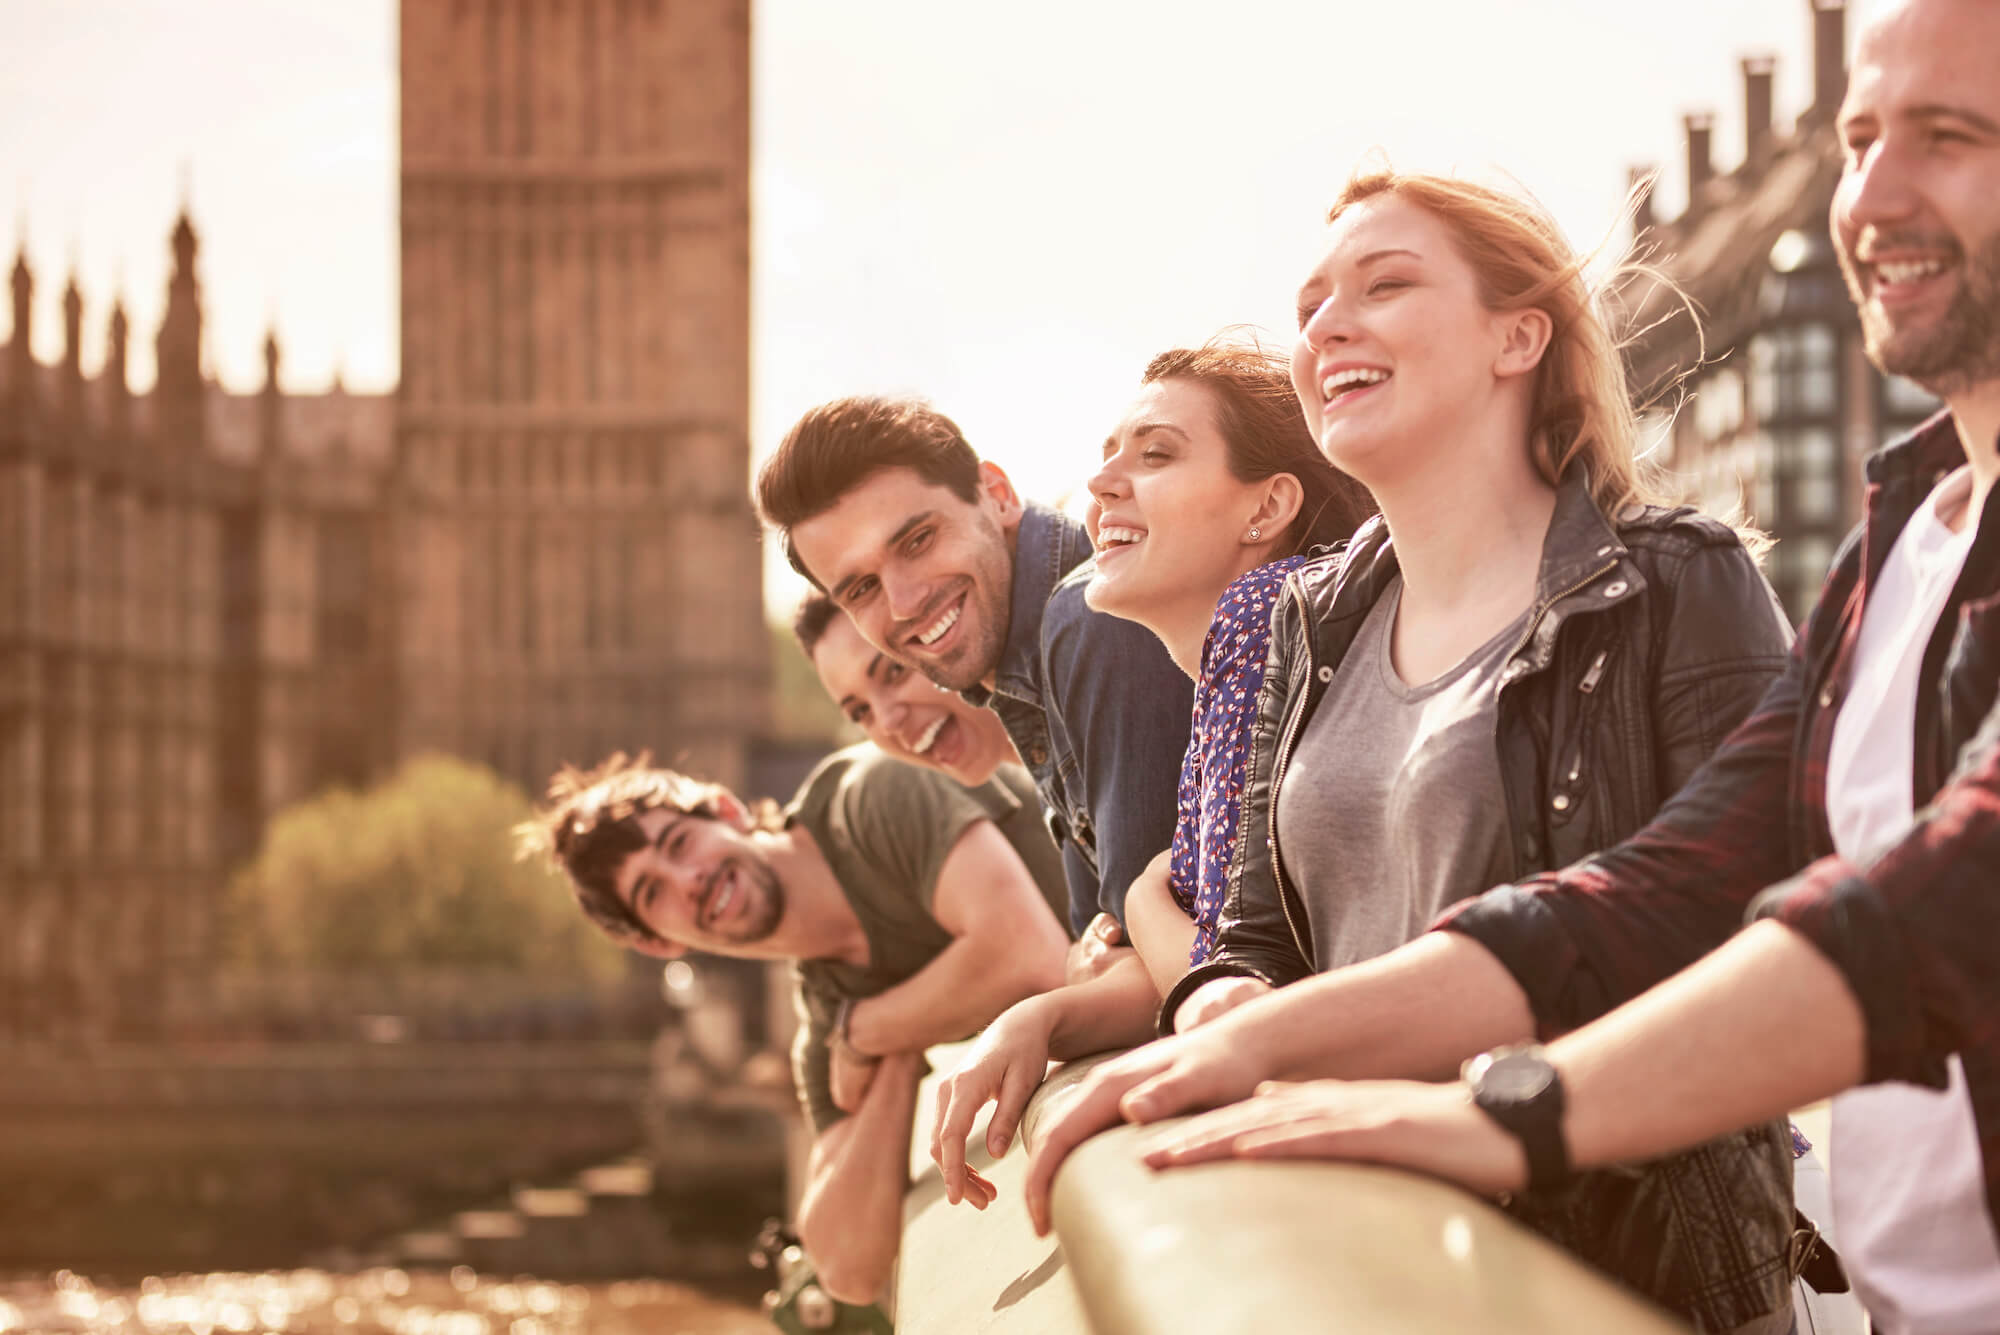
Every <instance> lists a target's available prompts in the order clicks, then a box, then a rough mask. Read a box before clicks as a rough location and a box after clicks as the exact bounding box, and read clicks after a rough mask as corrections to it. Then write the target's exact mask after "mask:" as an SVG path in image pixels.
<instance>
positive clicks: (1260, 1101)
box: [1141, 1080, 1528, 1195]
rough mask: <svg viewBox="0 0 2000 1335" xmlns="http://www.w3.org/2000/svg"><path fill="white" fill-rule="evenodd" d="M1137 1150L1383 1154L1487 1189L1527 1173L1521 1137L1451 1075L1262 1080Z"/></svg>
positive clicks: (1189, 1159) (1182, 1160)
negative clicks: (1445, 1080)
mask: <svg viewBox="0 0 2000 1335" xmlns="http://www.w3.org/2000/svg"><path fill="white" fill-rule="evenodd" d="M1141 1154H1142V1155H1143V1157H1144V1158H1145V1161H1146V1163H1147V1164H1148V1165H1149V1166H1150V1167H1153V1168H1174V1167H1178V1166H1180V1165H1182V1164H1191V1163H1204V1162H1207V1161H1208V1160H1211V1159H1226V1158H1238V1159H1347V1160H1354V1161H1358V1162H1363V1163H1381V1164H1393V1165H1396V1166H1397V1167H1401V1168H1412V1169H1415V1170H1417V1171H1418V1172H1423V1173H1429V1174H1430V1175H1431V1176H1433V1177H1441V1178H1444V1179H1446V1180H1447V1181H1451V1182H1456V1183H1458V1184H1460V1185H1461V1186H1466V1187H1470V1188H1472V1189H1473V1190H1474V1191H1479V1192H1484V1193H1486V1194H1488V1195H1492V1194H1496V1193H1499V1192H1502V1191H1518V1190H1520V1189H1521V1187H1522V1186H1523V1185H1525V1184H1526V1182H1527V1180H1528V1159H1527V1155H1526V1153H1525V1152H1524V1151H1523V1150H1522V1148H1521V1142H1520V1141H1518V1140H1516V1139H1515V1138H1514V1137H1513V1136H1511V1135H1509V1134H1508V1133H1507V1132H1506V1131H1505V1130H1504V1129H1503V1128H1502V1127H1501V1126H1500V1124H1499V1123H1498V1122H1495V1121H1494V1120H1493V1119H1492V1118H1491V1117H1489V1116H1487V1115H1486V1114H1485V1113H1483V1112H1481V1111H1480V1110H1479V1108H1478V1107H1477V1106H1475V1105H1474V1104H1473V1102H1472V1095H1471V1093H1470V1091H1468V1090H1467V1089H1466V1087H1465V1086H1464V1085H1463V1084H1459V1083H1456V1082H1454V1083H1451V1084H1445V1085H1432V1084H1422V1083H1418V1082H1416V1081H1410V1080H1369V1081H1355V1082H1348V1081H1343V1080H1310V1081H1307V1082H1305V1083H1304V1084H1288V1083H1285V1082H1282V1081H1266V1082H1265V1083H1264V1084H1262V1085H1260V1086H1258V1089H1257V1093H1256V1096H1255V1097H1254V1098H1251V1099H1248V1100H1246V1101H1244V1102H1242V1103H1236V1104H1231V1105H1230V1106H1229V1107H1226V1108H1218V1109H1217V1110H1216V1111H1214V1112H1212V1113H1208V1114H1206V1115H1205V1116H1201V1117H1197V1118H1195V1119H1193V1120H1192V1121H1188V1122H1183V1123H1180V1124H1179V1125H1177V1126H1174V1127H1171V1128H1169V1129H1167V1130H1165V1131H1163V1132H1161V1133H1160V1134H1159V1135H1158V1136H1156V1137H1153V1138H1152V1139H1151V1140H1149V1141H1148V1142H1147V1143H1146V1144H1145V1146H1144V1147H1143V1148H1142V1150H1141Z"/></svg>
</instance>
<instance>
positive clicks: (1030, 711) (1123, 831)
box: [964, 504, 1194, 932]
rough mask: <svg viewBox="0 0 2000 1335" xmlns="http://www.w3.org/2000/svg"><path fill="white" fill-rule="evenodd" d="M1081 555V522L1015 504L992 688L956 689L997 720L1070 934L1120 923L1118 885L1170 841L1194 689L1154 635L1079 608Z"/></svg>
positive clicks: (1088, 568)
mask: <svg viewBox="0 0 2000 1335" xmlns="http://www.w3.org/2000/svg"><path fill="white" fill-rule="evenodd" d="M1090 557H1091V547H1090V538H1089V536H1088V535H1087V534H1085V532H1084V530H1083V525H1081V524H1079V523H1077V522H1076V521H1075V520H1073V519H1070V518H1068V517H1067V516H1065V515H1062V514H1059V513H1057V512H1056V511H1054V510H1050V509H1047V508H1045V507H1043V506H1039V505H1032V504H1031V505H1029V506H1027V507H1026V509H1025V510H1024V511H1023V512H1022V514H1021V522H1020V526H1019V527H1018V528H1017V529H1016V531H1015V537H1014V590H1013V597H1012V600H1011V606H1010V608H1009V621H1008V626H1007V641H1006V644H1005V645H1004V646H1003V647H1002V648H1001V651H1000V663H999V666H998V667H997V669H996V670H995V672H994V678H993V689H992V690H991V691H988V690H986V689H985V688H983V687H977V686H975V687H973V688H972V689H970V690H968V691H966V692H965V693H964V694H965V698H966V699H967V700H969V701H971V702H972V703H973V704H976V705H984V706H986V707H988V708H990V709H992V710H993V712H994V713H996V714H998V715H999V716H1000V721H1001V723H1002V724H1004V725H1005V726H1006V729H1007V735H1008V736H1009V737H1011V738H1012V739H1013V741H1014V749H1015V750H1017V751H1019V752H1020V753H1021V759H1022V761H1023V762H1024V763H1025V764H1026V765H1027V767H1028V770H1029V772H1030V773H1031V774H1033V775H1034V776H1035V789H1036V791H1037V792H1038V793H1040V794H1041V798H1042V808H1043V814H1044V815H1045V816H1046V817H1047V819H1048V823H1049V833H1050V834H1051V835H1053V836H1054V838H1055V841H1056V846H1057V847H1058V848H1060V849H1062V852H1063V870H1064V872H1065V873H1066V874H1067V876H1068V879H1069V916H1070V928H1071V930H1072V931H1074V932H1081V931H1082V930H1083V929H1084V928H1085V927H1086V926H1088V925H1089V923H1090V920H1091V918H1093V917H1094V916H1096V914H1097V912H1098V910H1100V909H1102V910H1104V911H1105V912H1107V913H1110V914H1111V915H1112V916H1114V917H1116V918H1117V919H1118V921H1119V923H1120V924H1121V925H1122V924H1123V923H1124V921H1125V891H1126V889H1127V888H1128V887H1129V886H1130V885H1131V884H1132V881H1133V878H1134V877H1136V876H1138V874H1139V873H1140V872H1142V871H1144V870H1145V869H1146V864H1147V863H1149V862H1151V861H1152V860H1153V858H1154V856H1155V855H1156V854H1159V853H1161V852H1163V851H1165V850H1166V848H1167V846H1168V845H1169V844H1171V843H1172V842H1173V838H1174V816H1175V793H1176V787H1177V785H1178V784H1179V782H1180V770H1181V756H1182V754H1183V753H1184V752H1185V751H1186V750H1187V739H1188V722H1189V719H1190V718H1191V717H1192V716H1193V713H1194V683H1193V682H1191V681H1189V680H1188V678H1187V675H1186V674H1185V673H1183V672H1182V671H1181V670H1180V669H1179V668H1178V667H1176V666H1174V661H1173V659H1172V658H1170V657H1168V656H1167V650H1166V646H1165V645H1163V644H1161V643H1160V641H1159V639H1158V638H1157V637H1156V636H1154V634H1153V632H1151V631H1149V630H1147V629H1146V628H1145V627H1144V626H1141V625H1139V624H1138V623H1137V622H1133V621H1126V620H1123V619H1121V618H1119V617H1114V616H1110V615H1108V614H1107V613H1103V612H1093V611H1091V610H1090V608H1089V607H1087V606H1085V605H1084V601H1083V589H1084V585H1085V584H1087V583H1088V582H1089V580H1090V576H1091V574H1092V572H1093V570H1094V569H1095V567H1094V565H1093V564H1092V562H1091V559H1090Z"/></svg>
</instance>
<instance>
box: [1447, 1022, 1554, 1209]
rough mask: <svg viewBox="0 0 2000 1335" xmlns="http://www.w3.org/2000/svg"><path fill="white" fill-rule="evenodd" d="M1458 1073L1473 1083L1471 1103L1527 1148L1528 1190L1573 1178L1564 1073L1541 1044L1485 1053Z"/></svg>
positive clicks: (1522, 1146)
mask: <svg viewBox="0 0 2000 1335" xmlns="http://www.w3.org/2000/svg"><path fill="white" fill-rule="evenodd" d="M1459 1074H1460V1076H1461V1077H1462V1078H1463V1079H1464V1081H1465V1083H1466V1084H1468V1085H1470V1086H1471V1087H1472V1101H1473V1103H1475V1104H1476V1105H1478V1107H1479V1108H1480V1110H1481V1111H1483V1112H1484V1113H1485V1114H1486V1115H1487V1116H1488V1117H1491V1118H1492V1119H1493V1120H1494V1121H1496V1122H1498V1123H1499V1124H1500V1125H1501V1126H1502V1127H1504V1128H1506V1130H1507V1131H1508V1132H1509V1133H1510V1134H1512V1135H1513V1137H1514V1138H1515V1139H1516V1140H1518V1141H1520V1142H1521V1148H1522V1149H1523V1150H1525V1151H1526V1152H1527V1155H1528V1190H1530V1191H1540V1190H1542V1189H1543V1188H1545V1187H1552V1186H1555V1185H1556V1184H1558V1183H1560V1182H1561V1181H1562V1180H1563V1179H1564V1178H1566V1177H1568V1176H1569V1171H1570V1169H1569V1146H1568V1145H1567V1144H1565V1143H1564V1141H1563V1130H1562V1116H1563V1087H1562V1077H1561V1076H1560V1075H1558V1074H1557V1073H1556V1068H1555V1067H1554V1066H1553V1065H1551V1064H1550V1062H1549V1058H1548V1054H1547V1053H1546V1052H1544V1051H1543V1050H1542V1047H1541V1045H1540V1044H1539V1043H1524V1044H1522V1045H1521V1046H1519V1047H1512V1048H1495V1049H1494V1050H1493V1051H1491V1052H1482V1053H1480V1054H1479V1055H1478V1056H1477V1057H1474V1058H1473V1059H1472V1060H1471V1061H1469V1062H1467V1063H1466V1064H1465V1066H1464V1068H1463V1069H1462V1070H1461V1071H1460V1072H1459Z"/></svg>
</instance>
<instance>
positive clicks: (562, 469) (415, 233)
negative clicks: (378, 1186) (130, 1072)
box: [0, 0, 769, 1037]
mask: <svg viewBox="0 0 2000 1335" xmlns="http://www.w3.org/2000/svg"><path fill="white" fill-rule="evenodd" d="M748 29H749V13H748V2H747V0H685V2H683V3H675V4H671V5H670V4H666V3H663V2H662V0H579V2H578V3H575V4H566V5H562V6H550V5H547V4H544V3H537V2H536V0H406V3H405V4H404V6H403V12H402V63H403V127H402V172H403V175H402V205H401V207H402V248H403V301H402V349H403V351H402V360H403V374H402V383H401V385H400V386H399V388H398V390H397V391H396V392H395V393H394V394H390V395H360V394H350V393H347V392H345V391H344V390H343V389H341V388H340V387H339V386H338V385H336V386H335V388H334V389H333V391H331V392H330V393H327V394H320V395H288V394H284V393H281V392H280V391H279V390H278V388H277V377H278V370H279V356H280V353H279V349H278V346H277V344H276V342H275V339H273V340H268V341H267V343H266V348H265V361H266V384H265V388H264V390H263V391H262V392H261V393H259V394H253V395H235V394H230V393H227V392H225V391H223V390H222V389H221V388H220V387H219V386H217V385H216V384H215V383H214V382H213V381H211V380H210V379H208V378H207V376H206V374H205V372H204V368H203V358H202V310H201V290H200V285H199V279H198V273H197V259H198V241H197V237H196V234H195V231H194V228H193V226H192V224H191V221H190V220H189V219H188V218H187V217H186V216H185V215H184V216H183V217H182V218H181V219H180V220H179V222H178V224H177V225H176V227H175V228H174V231H173V235H172V239H171V245H172V248H173V256H174V269H173V276H172V278H171V281H170V287H169V293H168V301H167V308H166V313H165V316H164V318H163V321H162V324H161V327H160V330H159V333H158V336H157V358H158V364H159V376H158V380H157V383H156V384H155V386H154V388H153V389H152V390H151V391H150V392H149V393H147V394H144V395H133V394H131V393H129V392H128V391H127V388H126V375H125V354H126V347H127V340H128V338H129V336H130V330H129V329H128V326H127V322H126V320H125V318H124V315H123V313H122V310H119V309H115V308H114V310H113V311H112V313H111V316H110V320H109V346H108V348H107V350H106V356H105V359H104V370H103V371H102V373H101V374H99V375H98V376H95V377H86V376H85V375H84V374H83V370H82V362H83V358H82V352H81V331H82V296H81V294H80V293H79V292H78V291H77V289H76V285H75V283H74V281H72V282H71V283H70V285H69V287H68V289H67V291H66V292H65V293H64V294H63V298H62V301H63V309H64V326H65V331H66V340H67V341H66V344H65V349H64V354H63V357H62V360H61V362H60V363H59V364H57V365H55V366H44V365H41V364H38V363H37V362H36V361H35V360H34V358H33V357H32V355H31V354H30V351H29V343H28V337H27V331H28V327H29V322H30V317H31V314H32V311H33V308H34V299H35V298H34V288H35V279H34V275H33V274H32V273H31V272H30V270H29V268H28V265H27V263H26V259H25V256H23V257H22V258H20V259H17V261H16V263H15V265H14V268H13V273H12V312H13V324H12V330H13V332H12V335H11V338H10V340H9V341H8V342H7V343H6V344H4V345H0V914H4V915H5V921H6V924H7V928H6V931H5V932H4V933H0V1037H6V1036H8V1035H9V1034H15V1035H20V1034H28V1035H34V1034H57V1035H60V1034H64V1033H81V1034H117V1033H126V1034H142V1033H146V1032H159V1031H173V1030H175V1029H177V1028H179V1029H187V1028H198V1027H199V1024H200V1014H201V1010H202V992H203V988H202V979H203V976H204V974H205V972H206V970H207V968H208V966H209V964H210V963H211V961H212V951H213V945H214V939H215V933H216V930H217V921H218V920H217V914H218V909H219V904H220V896H221V892H222V888H223V886H224V884H225V883H226V879H227V877H228V874H229V871H230V868H231V867H232V866H234V865H235V864H236V863H237V862H238V861H240V860H241V859H242V858H243V857H244V856H246V855H247V854H249V853H250V852H251V851H253V850H254V848H255V845H256V841H257V838H258V835H259V832H260V830H261V829H262V827H263V825H264V823H265V821H266V820H267V819H268V818H269V817H270V816H271V815H272V814H273V813H274V812H275V811H276V810H278V809H279V808H280V807H282V806H284V805H286V804H287V803H290V802H293V801H296V800H298V799H300V798H302V797H305V796H308V795H310V794H311V793H312V792H314V791H316V790H318V789H320V788H322V787H325V786H327V785H329V784H333V783H350V784H351V783H358V782H362V781H365V780H367V779H368V778H370V777H374V776H378V775H380V774H381V773H382V772H383V771H384V770H386V769H387V768H388V767H389V766H391V765H393V764H394V763H395V762H396V761H397V760H399V759H401V758H403V757H406V756H409V755H412V754H416V753H418V752H421V751H426V750H444V751H448V752H451V753H454V754H458V755H463V756H467V757H469V758H472V759H475V760H478V761H481V762H483V763H486V764H489V765H491V766H493V767H494V768H496V769H498V770H499V771H500V772H502V773H503V774H505V775H506V776H507V777H509V778H511V779H513V780H515V781H517V782H519V783H521V784H522V785H524V786H526V787H528V788H530V789H531V790H532V789H535V788H538V787H539V786H540V784H541V783H542V782H543V781H545V780H546V778H547V776H548V774H549V773H550V771H551V770H552V769H554V768H555V767H556V766H557V765H558V764H561V763H564V762H580V763H587V762H590V761H594V760H595V759H596V758H598V757H599V756H601V755H602V754H604V753H605V752H607V751H610V750H613V749H618V748H623V749H626V750H636V749H640V748H650V749H652V750H653V751H655V752H656V753H658V754H660V755H661V756H662V757H665V758H671V759H676V760H681V761H684V762H685V763H686V764H687V765H688V767H690V768H691V769H694V770H696V771H697V772H700V773H703V774H706V775H710V776H713V777H715V778H718V779H720V780H722V781H724V782H729V783H733V784H741V783H742V782H743V781H744V779H745V777H746V774H747V771H748V768H749V763H750V751H751V748H752V745H753V743H754V741H755V739H756V738H757V737H758V736H759V735H760V734H761V733H762V732H763V731H764V730H765V722H766V712H767V695H768V677H769V665H768V661H767V659H768V643H769V642H768V638H767V634H766V631H765V628H764V622H763V609H762V596H761V583H760V581H761V571H760V562H759V553H758V534H757V528H756V524H755V520H754V517H753V515H752V513H751V511H750V508H749V503H748V500H747V483H748V472H749V441H748V421H747V418H748V378H749V377H748V358H749V350H748V319H749V310H748V305H749V255H748V246H749V236H748V170H749V104H748V98H749V87H748V83H749V31H748Z"/></svg>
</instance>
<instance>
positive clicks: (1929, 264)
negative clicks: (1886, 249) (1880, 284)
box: [1875, 260, 1948, 283]
mask: <svg viewBox="0 0 2000 1335" xmlns="http://www.w3.org/2000/svg"><path fill="white" fill-rule="evenodd" d="M1947 267H1948V266H1947V265H1946V264H1945V262H1944V261H1943V260H1896V261H1890V262H1888V263H1877V264H1876V266H1875V272H1876V273H1877V274H1879V275H1881V277H1882V281H1884V282H1886V283H1914V282H1916V281H1917V280H1918V279H1919V278H1931V277H1935V276H1936V275H1938V274H1941V273H1943V272H1944V271H1945V269H1946V268H1947Z"/></svg>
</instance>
